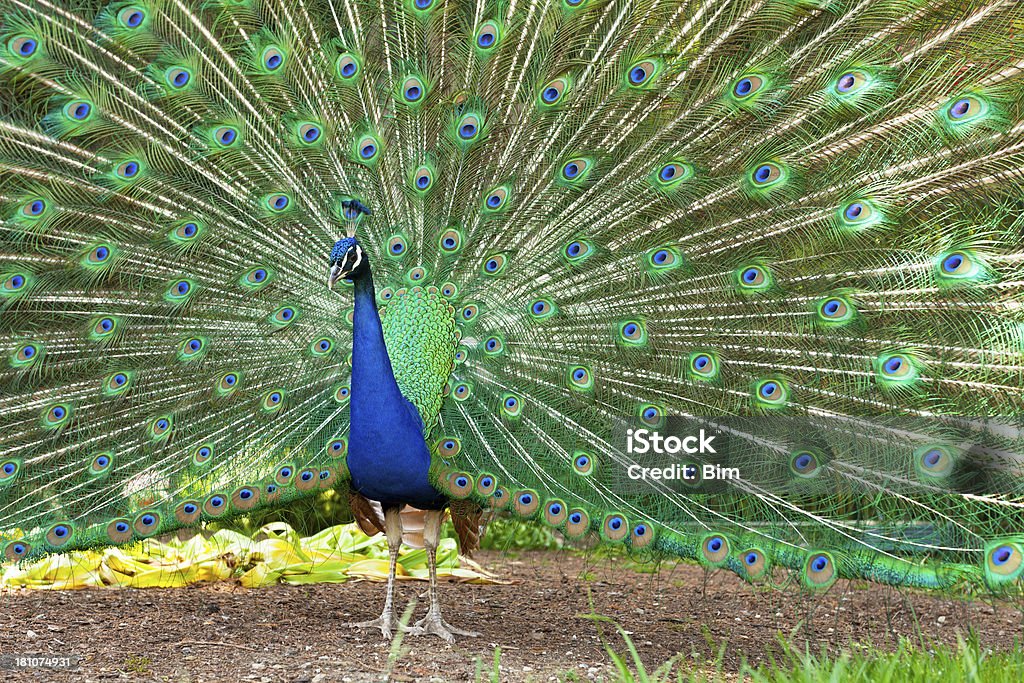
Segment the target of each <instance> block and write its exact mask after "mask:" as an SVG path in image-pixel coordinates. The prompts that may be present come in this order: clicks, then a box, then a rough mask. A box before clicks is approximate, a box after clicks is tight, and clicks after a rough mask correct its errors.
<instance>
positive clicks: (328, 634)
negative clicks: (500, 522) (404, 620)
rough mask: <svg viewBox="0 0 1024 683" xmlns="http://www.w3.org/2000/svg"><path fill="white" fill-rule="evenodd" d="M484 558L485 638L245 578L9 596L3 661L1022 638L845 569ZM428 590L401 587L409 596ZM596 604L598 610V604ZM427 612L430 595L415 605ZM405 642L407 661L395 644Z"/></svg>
mask: <svg viewBox="0 0 1024 683" xmlns="http://www.w3.org/2000/svg"><path fill="white" fill-rule="evenodd" d="M476 559H477V560H478V561H479V562H480V564H482V565H483V566H484V567H486V568H488V569H490V570H491V571H493V572H495V573H497V574H498V575H499V576H501V577H502V578H504V579H510V580H511V581H512V582H513V583H511V584H510V585H472V584H455V583H450V584H445V585H443V586H442V587H441V598H442V602H443V610H444V614H445V616H446V618H447V619H448V621H450V622H452V623H453V624H455V625H456V626H458V627H461V628H463V629H470V630H474V631H479V632H481V634H482V635H481V637H479V638H460V639H459V640H458V641H457V643H456V644H455V645H453V646H449V645H448V644H447V643H445V642H444V641H442V640H440V639H438V638H436V637H434V636H417V637H413V636H407V637H405V638H404V639H403V640H402V642H401V644H400V646H399V647H398V648H393V647H392V645H391V644H390V643H388V642H386V641H384V640H382V639H381V636H380V633H379V632H377V631H361V630H354V629H351V628H348V627H347V624H348V623H349V622H352V621H362V620H368V619H372V618H373V617H375V616H376V615H377V614H378V613H379V610H380V605H381V600H382V598H383V595H382V594H383V586H382V585H381V584H376V583H367V582H350V583H346V584H342V585H324V584H321V585H313V586H300V587H290V586H278V587H273V588H263V589H258V590H248V589H244V588H241V587H239V586H237V585H235V584H232V583H221V584H207V585H199V586H192V587H190V588H185V589H168V590H162V589H154V590H126V589H125V590H102V589H99V590H94V589H90V590H82V591H74V592H57V591H20V590H19V591H13V592H7V593H0V659H2V655H9V654H12V653H19V654H37V655H60V654H73V655H77V656H79V657H81V664H80V667H79V668H78V669H75V670H71V671H59V670H54V669H32V670H29V669H19V670H15V671H13V672H11V671H2V672H0V677H4V678H6V680H13V681H20V680H38V681H109V680H145V681H148V680H157V681H260V682H267V683H271V682H273V683H276V682H278V681H288V682H290V683H300V682H305V683H328V682H331V681H349V682H352V683H362V682H364V681H384V680H392V681H469V680H474V678H475V677H476V676H477V675H478V674H477V672H478V671H480V672H483V673H481V674H480V676H481V680H485V681H489V680H491V679H490V672H491V671H492V670H493V662H494V657H495V649H496V648H500V662H501V664H500V665H501V669H500V670H501V680H502V681H548V680H584V681H585V680H588V679H589V680H602V679H603V678H604V677H606V676H610V675H611V673H612V671H613V669H612V666H611V664H610V660H609V658H608V656H607V654H606V653H605V651H604V649H603V646H602V636H601V634H600V633H599V628H601V629H602V630H603V632H604V638H605V639H606V640H607V641H608V642H609V643H610V644H611V645H612V646H613V647H615V648H616V650H617V651H619V652H622V653H624V652H626V647H625V644H624V643H623V641H622V640H621V638H620V637H619V636H618V635H617V634H616V632H615V629H614V626H612V625H611V624H604V625H603V626H602V625H600V624H598V623H595V622H594V621H593V620H590V619H586V618H583V617H582V616H581V615H586V614H592V613H596V614H600V615H605V616H607V617H611V618H613V619H615V621H616V622H618V623H619V624H621V625H622V627H623V628H625V629H626V630H627V631H628V632H629V633H630V634H631V638H632V639H633V641H634V643H635V645H636V647H637V649H638V650H639V652H640V655H641V657H642V658H643V660H644V662H645V663H647V664H648V665H649V666H652V665H653V666H657V665H660V664H662V663H664V662H665V661H666V660H668V659H669V658H670V657H672V656H674V655H676V654H677V653H680V652H681V653H683V654H682V655H681V660H680V662H679V663H678V665H677V666H679V667H681V668H682V669H683V670H690V669H698V670H706V671H711V670H713V667H714V664H713V662H714V659H715V657H716V655H717V653H718V652H719V649H720V648H723V647H724V654H723V659H722V662H723V665H722V670H723V671H724V672H725V673H727V674H729V673H730V672H731V674H732V676H730V677H735V672H737V671H739V669H740V666H741V662H742V661H744V660H746V661H749V662H751V663H756V662H762V661H766V660H767V659H768V658H770V657H771V656H772V655H773V654H777V653H778V652H779V649H780V647H779V638H780V637H781V636H784V637H786V639H787V640H789V641H790V642H791V643H794V644H795V645H797V646H798V647H804V646H805V645H806V646H807V647H810V648H811V649H812V650H814V651H816V652H820V651H821V648H822V647H827V648H829V649H831V650H833V651H835V650H836V649H838V648H844V647H851V646H853V647H857V646H859V644H864V643H871V644H873V645H874V646H875V647H877V648H881V649H892V648H894V647H895V646H896V644H897V642H898V640H899V638H900V637H909V638H911V639H913V640H914V641H915V642H917V643H922V642H923V643H925V644H926V645H932V644H935V643H939V642H941V643H949V644H955V643H956V640H957V637H958V635H960V636H963V635H965V634H966V632H967V631H968V629H973V630H974V631H975V632H977V633H978V635H979V639H980V642H981V643H982V644H983V645H984V646H985V647H988V648H991V649H993V650H1002V649H1011V648H1013V647H1015V646H1016V647H1019V644H1020V642H1022V640H1024V628H1022V616H1021V612H1020V611H1019V609H1018V608H1015V607H1014V606H1013V605H1006V604H996V605H992V604H988V603H986V602H983V601H980V600H973V601H969V602H965V601H957V600H950V599H947V598H943V597H940V596H936V595H932V594H927V593H912V592H906V591H898V590H895V589H888V588H883V587H878V586H869V585H867V584H859V583H850V582H845V581H841V582H839V583H837V584H836V585H835V586H834V587H833V588H832V589H831V590H830V591H829V592H828V593H826V594H824V595H817V596H809V595H807V594H805V593H803V592H802V591H800V590H799V589H797V588H795V587H791V588H786V589H782V590H768V589H765V588H757V587H753V586H749V585H747V584H744V583H743V582H741V581H740V580H739V579H738V578H737V577H735V576H733V575H731V574H729V573H727V572H718V573H714V574H708V573H706V572H705V571H704V570H703V569H701V568H700V567H696V566H693V565H688V564H678V565H675V566H663V567H662V568H661V570H660V571H658V572H655V573H650V572H639V571H635V569H634V568H633V567H632V566H631V565H630V566H626V563H625V562H624V560H623V559H622V558H599V557H595V556H587V557H584V556H580V555H577V554H571V553H564V552H554V553H551V552H526V553H520V554H511V553H496V552H485V553H481V554H480V555H479V556H478V557H477V558H476ZM424 589H425V584H423V583H420V582H401V583H399V586H398V591H399V593H398V596H397V597H398V604H399V605H405V604H408V602H409V601H410V600H413V599H416V598H417V596H418V595H419V594H420V593H421V592H422V591H423V590H424ZM591 601H592V603H593V610H592V609H591ZM424 608H425V598H424V599H420V600H419V606H418V610H417V613H422V611H423V610H424ZM396 651H397V655H393V652H396Z"/></svg>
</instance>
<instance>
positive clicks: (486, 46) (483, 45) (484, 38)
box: [476, 21, 501, 51]
mask: <svg viewBox="0 0 1024 683" xmlns="http://www.w3.org/2000/svg"><path fill="white" fill-rule="evenodd" d="M500 35H501V31H500V29H499V28H498V25H497V24H496V23H494V22H493V21H488V22H485V23H484V24H483V25H482V26H481V27H480V29H479V30H478V31H477V32H476V46H477V47H478V48H480V49H481V50H485V51H486V50H490V49H492V48H493V47H494V46H495V45H497V44H498V39H499V37H500Z"/></svg>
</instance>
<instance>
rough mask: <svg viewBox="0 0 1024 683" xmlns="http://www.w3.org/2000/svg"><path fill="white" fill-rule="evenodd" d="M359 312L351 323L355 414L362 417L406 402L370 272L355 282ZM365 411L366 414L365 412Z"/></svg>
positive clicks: (353, 411) (353, 404) (357, 309)
mask: <svg viewBox="0 0 1024 683" xmlns="http://www.w3.org/2000/svg"><path fill="white" fill-rule="evenodd" d="M355 290H356V297H355V298H356V304H355V306H356V310H355V314H354V316H353V321H352V400H351V405H352V413H353V419H354V417H355V414H356V412H357V409H358V412H359V413H360V414H361V415H360V416H361V417H363V416H365V417H370V416H372V415H373V412H372V411H387V412H393V411H394V410H395V408H396V407H397V406H401V405H402V403H403V397H402V392H401V391H400V390H399V389H398V383H397V382H396V381H395V373H394V370H392V368H391V359H390V358H389V357H388V349H387V346H386V345H385V344H384V330H383V328H381V324H380V316H379V315H378V314H377V296H376V294H375V293H374V289H373V276H372V275H371V274H370V273H369V272H367V273H366V274H365V275H363V276H362V277H360V278H359V279H357V280H356V281H355ZM364 409H365V410H366V412H365V413H364Z"/></svg>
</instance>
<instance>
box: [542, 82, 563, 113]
mask: <svg viewBox="0 0 1024 683" xmlns="http://www.w3.org/2000/svg"><path fill="white" fill-rule="evenodd" d="M568 90H569V79H568V78H567V77H563V78H556V79H555V80H553V81H551V82H549V83H548V84H547V85H545V86H544V87H543V88H541V91H540V98H539V100H540V105H541V106H542V107H553V106H554V105H556V104H558V103H559V102H561V101H562V99H563V98H564V97H565V95H566V93H567V92H568Z"/></svg>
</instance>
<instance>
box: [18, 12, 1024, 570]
mask: <svg viewBox="0 0 1024 683" xmlns="http://www.w3.org/2000/svg"><path fill="white" fill-rule="evenodd" d="M4 9H5V11H4V13H3V14H4V23H3V27H2V29H0V39H2V40H0V80H2V81H3V84H4V87H5V92H9V93H10V96H9V97H5V98H4V99H3V101H0V168H2V170H3V175H2V178H0V310H2V312H3V316H2V318H0V340H3V341H2V342H0V343H2V346H0V349H2V351H3V353H4V355H5V356H6V358H7V361H6V363H5V365H4V367H3V369H0V378H2V379H0V387H2V391H0V411H2V416H3V417H2V421H3V427H4V429H3V431H2V434H0V466H2V467H3V468H4V469H3V470H2V471H0V529H2V530H4V533H5V540H4V541H3V542H2V544H0V551H2V552H3V553H4V555H3V556H2V557H3V558H6V559H10V560H19V559H24V558H26V557H31V556H34V555H37V554H41V553H45V552H53V551H58V550H64V549H69V548H74V547H83V546H89V545H94V544H106V543H112V542H113V543H120V542H127V541H130V540H135V539H138V538H146V537H148V536H151V535H153V534H156V533H159V532H161V531H165V530H169V529H172V528H176V527H178V526H182V525H186V526H187V525H193V524H196V523H199V522H200V521H202V520H209V519H220V518H223V517H224V516H227V515H233V514H241V513H244V512H246V511H247V510H250V509H253V508H255V507H257V506H266V505H281V504H284V503H286V502H288V501H290V500H292V499H296V498H300V497H305V496H309V495H313V494H315V493H316V492H318V491H321V490H323V489H326V488H330V487H336V486H342V487H343V486H345V484H346V481H347V476H348V474H347V469H346V468H345V465H344V456H345V452H346V449H347V442H346V440H345V439H346V432H347V423H348V416H347V407H346V404H347V401H348V396H349V391H350V387H349V385H348V376H349V366H350V363H351V360H350V358H349V357H348V351H349V349H350V348H351V332H350V323H351V304H350V303H349V299H348V296H349V294H348V292H347V291H346V290H344V288H343V289H342V291H341V293H340V294H339V293H338V292H331V291H328V290H327V289H326V288H325V287H324V284H323V281H324V270H325V269H324V263H325V256H326V255H327V254H328V253H329V251H330V248H331V245H332V244H333V243H334V241H335V240H336V239H337V237H339V236H340V233H341V232H342V231H345V230H346V229H348V230H353V229H354V230H355V232H356V233H357V234H358V236H359V240H360V243H361V244H363V245H366V248H367V250H368V251H369V252H370V255H371V259H372V263H373V270H374V277H375V280H376V282H377V283H378V294H379V297H380V299H381V303H382V304H383V303H384V301H385V300H387V299H388V298H389V297H391V296H397V295H400V294H401V293H405V292H407V291H409V290H411V289H413V288H415V287H424V288H436V290H437V291H438V292H439V293H440V294H441V296H443V297H444V298H445V299H446V300H447V301H448V302H450V303H451V304H452V306H453V307H454V309H455V311H456V319H457V322H458V327H459V330H458V337H459V338H460V339H461V345H460V347H459V353H458V354H457V355H456V358H455V368H454V370H453V372H452V375H451V377H450V378H448V385H447V389H446V395H445V398H444V403H443V406H442V409H441V415H440V421H439V423H438V426H437V427H436V428H435V429H434V430H433V433H432V434H430V436H429V439H430V445H431V446H432V448H433V451H434V459H435V467H434V475H435V477H436V484H437V486H438V487H439V488H441V489H442V490H444V491H446V492H448V493H449V494H450V495H451V496H452V498H453V499H455V500H466V501H468V502H466V503H463V504H458V505H457V507H460V509H463V508H464V510H463V511H465V510H469V511H471V510H472V505H473V504H476V505H478V506H482V507H485V508H495V509H499V510H506V511H509V512H512V513H515V514H518V515H519V516H521V517H524V518H528V519H534V520H537V521H539V522H540V523H547V524H549V525H550V526H552V527H554V528H557V529H559V530H560V531H561V532H562V533H564V534H565V535H566V536H568V537H570V538H574V539H575V538H581V537H582V536H584V535H586V534H589V533H596V534H598V535H599V536H600V537H601V538H603V539H604V540H605V541H607V542H613V543H626V544H627V545H629V546H630V547H631V548H633V549H635V550H636V551H637V552H641V551H643V552H651V551H654V552H656V553H662V554H668V555H674V556H682V557H688V558H691V559H695V560H697V561H699V562H703V563H705V564H706V565H707V566H712V567H723V568H728V569H731V570H733V571H736V572H737V573H739V574H740V575H741V576H743V577H744V578H747V579H750V580H763V579H764V578H765V577H767V576H770V574H771V572H770V568H771V567H772V566H773V565H774V566H782V567H789V568H790V569H792V570H794V571H796V572H798V573H800V576H801V581H802V582H803V584H804V585H805V586H807V587H808V588H822V587H827V586H828V585H831V582H832V581H834V580H835V579H836V578H838V577H840V576H848V577H861V578H866V579H871V580H874V581H880V582H884V583H892V584H896V585H916V586H929V587H933V588H940V589H945V590H960V589H965V590H970V589H973V588H975V587H980V586H983V585H984V586H987V587H989V588H993V589H999V590H1002V589H1005V588H1008V587H1010V586H1014V585H1018V584H1019V579H1020V576H1021V574H1022V572H1024V565H1022V563H1021V562H1020V561H1019V558H1021V557H1022V556H1024V547H1022V545H1021V542H1020V540H1019V532H1020V530H1021V528H1022V527H1024V523H1022V522H1024V517H1022V513H1021V505H1022V501H1024V491H1022V489H1021V484H1020V481H1021V479H1020V476H1019V475H1020V468H1021V466H1022V465H1021V460H1020V458H1019V456H1017V455H1014V454H1017V453H1020V452H1022V451H1021V448H1020V443H1019V441H1020V434H1019V431H1015V429H1016V428H1017V427H1018V426H1019V425H1016V424H1013V423H1014V420H1016V419H1017V418H1019V415H1020V414H1021V411H1022V408H1024V406H1022V404H1021V395H1020V392H1019V389H1018V388H1019V386H1020V385H1021V383H1022V374H1024V363H1022V350H1024V318H1022V313H1021V303H1022V300H1024V294H1022V292H1024V286H1022V285H1024V258H1022V256H1021V253H1022V238H1021V226H1022V225H1024V223H1022V221H1021V219H1020V218H1019V213H1020V206H1021V205H1020V200H1019V197H1018V194H1019V191H1018V190H1017V185H1018V184H1019V183H1020V182H1021V180H1022V177H1024V123H1022V118H1024V110H1022V104H1021V103H1022V101H1024V98H1022V97H1021V92H1022V82H1024V81H1022V70H1024V52H1022V50H1021V48H1020V44H1019V41H1017V40H1014V39H1013V37H1012V36H1016V35H1019V31H1020V30H1022V28H1024V15H1022V11H1024V10H1022V9H1021V8H1020V6H1019V3H1013V2H1004V1H1000V0H992V1H991V2H980V3H973V4H971V3H969V4H967V5H965V4H964V3H962V2H960V1H959V0H956V1H954V0H950V1H948V2H946V1H943V0H936V1H916V0H915V1H913V2H907V1H905V0H886V1H882V2H878V1H877V0H873V1H872V2H839V3H836V2H828V3H821V2H810V1H804V0H735V1H732V2H717V1H716V2H711V1H703V2H702V1H700V0H693V1H675V0H673V1H667V0H642V1H638V2H598V1H594V0H550V1H548V0H541V1H537V2H529V3H527V4H526V5H523V6H522V7H518V6H516V7H513V6H507V5H505V4H502V3H490V2H483V3H464V2H441V0H433V2H431V1H429V0H424V2H419V0H417V2H406V1H398V0H385V1H383V2H377V3H374V2H363V1H362V0H356V1H349V0H302V1H300V2H284V1H283V0H246V1H245V2H233V1H232V2H227V1H226V0H224V1H221V0H205V1H204V2H202V3H189V2H181V1H178V0H150V1H146V0H141V1H135V0H133V1H132V2H127V1H121V0H116V1H115V2H112V3H110V4H109V5H102V6H101V5H100V4H99V3H97V2H95V0H75V2H73V3H71V4H67V5H63V6H55V5H52V4H51V3H35V2H25V3H20V2H19V3H14V4H11V3H7V4H5V5H4ZM1008 31H1009V32H1010V35H1011V38H1010V39H1008V38H1007V32H1008ZM353 199H355V200H358V201H360V202H361V203H362V204H364V205H365V206H368V207H370V208H372V210H373V216H372V218H371V217H370V216H358V215H355V216H353V215H351V212H349V211H347V210H346V205H347V204H346V203H347V202H350V201H351V200H353ZM349 206H350V204H349ZM405 327H408V326H407V325H406V326H404V327H403V329H405ZM389 351H390V354H391V356H392V361H393V363H400V362H401V357H402V353H403V349H389ZM406 351H407V349H406ZM435 379H438V378H435ZM442 381H443V378H440V379H438V382H437V384H438V385H440V383H441V382H442ZM669 416H689V417H694V418H696V417H702V418H707V419H708V420H709V424H713V425H716V426H717V427H720V428H725V429H728V430H731V431H730V433H733V434H734V436H735V438H734V440H733V442H732V443H734V444H738V445H737V446H736V447H737V448H738V449H739V453H740V455H739V456H738V457H739V458H740V460H741V462H742V463H743V464H744V465H745V466H747V467H748V468H749V469H748V471H749V472H751V473H752V474H750V475H749V476H747V477H744V478H743V479H742V480H741V481H740V482H738V483H736V484H735V485H734V486H735V488H734V489H733V490H732V491H731V493H730V495H724V494H723V495H719V494H708V493H705V492H697V493H693V492H687V491H686V490H680V489H678V488H672V487H670V486H666V485H664V484H663V483H654V484H652V483H650V482H648V483H636V482H632V481H631V480H628V478H626V477H625V475H624V472H625V471H626V470H627V469H628V467H629V465H631V464H637V463H638V462H639V459H637V458H635V457H634V456H632V455H630V454H628V453H625V452H623V449H622V447H621V446H622V444H621V436H622V431H621V429H622V428H623V427H622V426H623V422H624V421H628V420H633V421H634V424H636V425H647V426H651V427H654V426H660V425H663V424H664V420H665V419H666V418H667V417H669ZM780 416H781V419H779V418H780ZM740 418H743V419H747V418H749V419H752V420H754V422H752V423H742V424H741V425H739V426H737V425H736V424H735V420H736V419H740ZM758 420H759V421H758ZM787 420H797V421H800V422H799V425H798V426H799V427H800V428H801V429H803V428H805V427H806V428H807V430H808V432H807V433H808V434H809V433H811V432H812V431H813V433H814V434H815V436H814V438H813V439H808V441H809V442H807V443H805V442H802V441H801V439H800V438H797V437H798V436H800V434H798V433H797V426H794V425H795V423H793V422H787ZM1004 423H1010V427H1009V428H1008V429H1004V426H1005V425H1004ZM811 427H813V429H811ZM787 430H788V431H787ZM801 434H802V433H801ZM808 470H810V471H808ZM812 473H816V474H813V476H812ZM498 493H500V494H501V495H500V496H499V495H496V494H498ZM460 519H461V518H460ZM466 519H469V520H470V521H471V522H472V520H473V519H475V517H474V514H473V513H471V512H469V513H468V514H467V516H466ZM371 526H373V525H372V524H371ZM468 526H475V522H473V523H471V524H469V525H468ZM468 526H467V527H466V528H468ZM471 536H472V534H470V535H468V536H467V538H470V537H471ZM1014 553H1016V554H1014Z"/></svg>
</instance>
